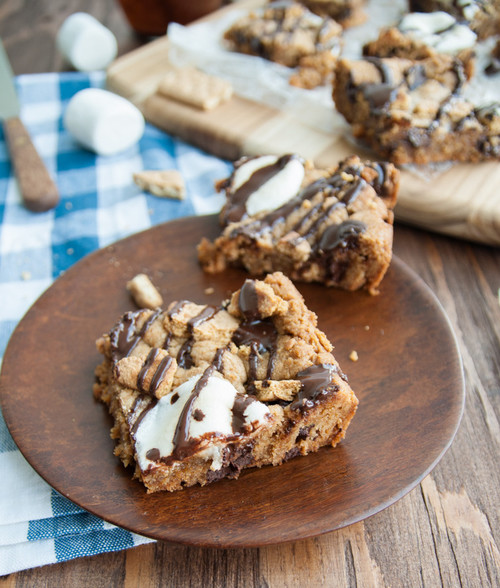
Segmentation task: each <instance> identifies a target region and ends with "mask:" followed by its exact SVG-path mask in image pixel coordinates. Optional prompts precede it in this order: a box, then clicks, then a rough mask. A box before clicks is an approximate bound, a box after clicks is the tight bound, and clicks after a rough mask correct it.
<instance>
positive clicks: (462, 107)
mask: <svg viewBox="0 0 500 588" xmlns="http://www.w3.org/2000/svg"><path fill="white" fill-rule="evenodd" d="M465 82H466V75H465V73H464V69H463V66H462V63H461V62H460V61H459V60H458V59H457V58H455V57H453V56H450V55H443V54H439V55H436V56H435V57H432V58H428V59H422V60H419V61H413V60H410V59H400V58H396V57H392V58H387V59H385V58H377V57H371V58H366V59H363V60H356V61H352V60H348V59H341V60H339V62H338V64H337V68H336V83H335V88H334V91H333V98H334V101H335V105H336V107H337V110H338V111H339V112H340V113H341V114H342V115H343V116H344V117H345V118H346V120H347V121H348V122H349V123H350V124H351V127H352V131H353V134H354V136H355V137H357V138H359V139H361V140H362V141H363V142H364V143H366V144H367V145H368V146H370V147H371V148H372V149H373V150H374V151H375V152H376V153H377V155H378V156H379V157H382V158H384V159H388V160H389V161H392V162H393V163H396V164H404V163H417V164H426V163H430V162H441V161H464V162H477V161H486V160H498V159H500V106H499V104H498V103H497V104H491V105H487V106H475V105H474V104H473V103H472V102H470V101H469V100H466V99H465V98H463V97H462V96H461V90H462V87H463V85H464V83H465Z"/></svg>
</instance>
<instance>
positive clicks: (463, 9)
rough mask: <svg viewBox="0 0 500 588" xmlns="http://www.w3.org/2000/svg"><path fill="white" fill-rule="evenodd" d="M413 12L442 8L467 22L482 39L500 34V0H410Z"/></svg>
mask: <svg viewBox="0 0 500 588" xmlns="http://www.w3.org/2000/svg"><path fill="white" fill-rule="evenodd" d="M410 10H411V11H412V12H436V11H438V10H442V11H443V12H448V13H449V14H451V15H452V16H454V17H455V18H456V19H457V20H459V21H460V22H466V23H467V24H468V25H469V26H470V28H471V29H472V30H473V31H474V32H475V33H476V34H477V35H478V37H479V38H480V39H485V38H486V37H490V36H492V35H498V34H500V2H499V0H493V1H492V0H466V1H464V2H457V1H456V0H410Z"/></svg>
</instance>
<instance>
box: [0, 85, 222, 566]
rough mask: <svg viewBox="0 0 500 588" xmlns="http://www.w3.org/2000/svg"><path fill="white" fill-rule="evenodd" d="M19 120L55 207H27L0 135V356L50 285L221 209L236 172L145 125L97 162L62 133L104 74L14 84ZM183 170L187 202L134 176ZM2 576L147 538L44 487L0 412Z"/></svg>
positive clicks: (96, 159)
mask: <svg viewBox="0 0 500 588" xmlns="http://www.w3.org/2000/svg"><path fill="white" fill-rule="evenodd" d="M16 84H17V88H18V91H19V97H20V102H21V118H22V120H23V121H24V123H25V125H26V126H27V128H28V130H29V132H30V134H31V136H32V138H33V140H34V143H35V145H36V147H37V149H38V151H39V153H40V155H41V156H42V158H43V159H44V161H45V163H46V165H47V167H48V169H49V171H50V173H51V175H52V177H53V178H54V179H55V180H56V182H57V184H58V187H59V191H60V194H61V201H60V203H59V205H58V206H57V208H56V209H55V210H52V211H49V212H45V213H38V214H37V213H32V212H29V211H28V210H27V209H26V208H24V207H23V206H22V204H21V200H20V196H19V191H18V187H17V183H16V180H15V179H14V176H13V173H12V169H11V164H10V161H9V156H8V151H7V147H6V144H5V140H4V135H3V134H2V132H1V130H0V357H2V356H3V354H4V351H5V348H6V346H7V343H8V340H9V337H10V335H11V334H12V332H13V331H14V329H15V327H16V325H17V323H18V322H19V320H20V319H21V318H22V316H23V315H24V313H25V312H26V311H27V310H28V308H29V307H30V306H31V305H32V304H33V302H34V301H35V300H36V299H37V298H38V296H39V295H40V294H41V293H42V292H43V291H44V290H45V289H46V288H47V287H49V286H50V285H51V284H52V282H53V281H54V280H55V279H56V278H57V277H58V276H59V275H60V274H61V273H62V272H64V270H66V269H67V268H68V267H70V266H71V265H73V264H74V263H75V262H77V261H78V260H79V259H81V258H82V257H83V256H84V255H86V254H87V253H90V252H91V251H94V250H95V249H98V248H100V247H103V246H106V245H108V244H109V243H111V242H113V241H116V240H118V239H121V238H123V237H126V236H128V235H130V234H132V233H136V232H138V231H141V230H143V229H147V228H148V227H151V226H153V225H156V224H158V223H162V222H165V221H168V220H170V219H174V218H178V217H181V216H187V215H192V214H207V213H211V212H215V211H217V210H218V209H219V208H220V206H221V204H222V202H221V199H220V196H218V195H217V194H215V192H214V189H213V184H214V181H215V180H217V179H220V178H223V177H225V176H227V175H228V173H229V170H230V165H229V163H228V162H225V161H222V160H220V159H217V158H215V157H212V156H210V155H207V154H206V153H203V152H201V151H199V150H198V149H195V148H193V147H191V146H189V145H187V144H185V143H183V142H181V141H179V140H177V139H174V138H172V137H170V136H168V135H166V134H165V133H163V132H161V131H159V130H158V129H156V128H154V127H152V126H150V125H147V127H146V131H145V134H144V136H143V137H142V139H141V140H140V142H139V143H138V144H137V145H135V146H134V147H131V148H129V149H128V150H127V151H125V152H123V153H120V154H117V155H114V156H109V157H99V156H96V155H94V154H93V153H90V152H89V151H86V150H84V149H81V148H80V147H79V146H78V145H77V144H76V143H75V142H74V141H73V140H72V138H71V137H70V136H69V134H68V133H67V132H66V131H65V129H64V128H63V124H62V114H63V112H64V109H65V106H66V104H67V102H68V100H69V99H70V98H71V97H72V96H73V95H74V94H75V93H76V92H78V91H79V90H82V89H84V88H87V87H89V86H96V87H102V86H103V85H104V75H103V74H102V73H92V74H80V73H62V74H40V75H28V76H20V77H18V78H17V79H16ZM142 169H179V170H180V172H181V173H182V175H183V177H184V179H185V182H186V188H187V198H186V199H185V200H184V201H177V200H169V199H165V198H157V197H154V196H151V195H149V194H146V193H143V192H141V190H139V188H137V186H135V184H134V183H133V181H132V174H133V172H135V171H140V170H142ZM0 472H1V475H2V482H1V484H0V576H1V575H5V574H9V573H11V572H15V571H18V570H21V569H26V568H31V567H35V566H41V565H45V564H50V563H55V562H60V561H66V560H69V559H73V558H76V557H81V556H85V555H93V554H97V553H102V552H107V551H117V550H120V549H125V548H128V547H133V546H135V545H139V544H141V543H145V542H147V541H150V540H149V539H146V538H144V537H140V536H137V535H135V534H133V533H130V532H129V531H125V530H124V529H120V528H117V527H114V526H112V525H110V524H108V523H106V522H104V521H102V520H101V519H99V518H97V517H95V516H93V515H91V514H89V513H87V512H86V511H84V510H82V509H81V508H79V507H77V506H76V505H74V504H73V503H71V502H70V501H69V500H67V499H66V498H64V497H62V496H61V495H59V494H58V493H57V492H55V491H54V490H53V489H52V488H50V486H48V485H47V484H46V483H45V482H44V481H43V480H42V479H41V478H40V477H39V476H38V474H37V473H36V472H35V471H34V470H33V469H32V468H31V467H30V466H29V465H28V463H27V462H26V461H25V460H24V458H23V456H22V455H21V453H20V452H19V450H18V449H17V447H16V445H15V443H14V441H13V440H12V437H11V436H10V434H9V432H8V430H7V427H6V425H5V422H4V420H3V417H2V415H1V413H0Z"/></svg>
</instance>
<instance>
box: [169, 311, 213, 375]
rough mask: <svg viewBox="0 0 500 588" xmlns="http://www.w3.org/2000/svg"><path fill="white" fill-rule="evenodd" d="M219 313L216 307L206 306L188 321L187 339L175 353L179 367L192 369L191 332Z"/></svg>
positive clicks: (192, 339)
mask: <svg viewBox="0 0 500 588" xmlns="http://www.w3.org/2000/svg"><path fill="white" fill-rule="evenodd" d="M218 312H219V308H217V307H216V306H210V305H207V306H205V308H203V310H202V311H201V312H199V313H198V314H197V315H196V316H194V317H192V318H191V319H189V321H188V323H187V328H188V332H189V337H188V338H187V340H186V341H185V342H184V343H183V344H182V346H181V348H180V349H179V352H178V353H177V358H176V359H177V364H178V366H179V367H181V368H184V369H189V368H192V367H193V365H194V361H193V358H192V356H191V351H192V350H193V343H194V337H193V330H194V329H195V328H196V327H199V326H200V325H201V324H202V323H204V322H205V321H208V320H210V319H211V318H212V317H213V316H215V315H216V314H217V313H218Z"/></svg>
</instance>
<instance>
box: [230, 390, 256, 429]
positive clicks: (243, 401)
mask: <svg viewBox="0 0 500 588" xmlns="http://www.w3.org/2000/svg"><path fill="white" fill-rule="evenodd" d="M254 402H255V398H253V397H252V396H243V395H242V394H240V395H237V396H236V398H235V399H234V404H233V420H232V429H233V432H234V433H235V434H241V433H243V432H244V431H245V410H246V409H247V407H249V406H250V405H251V404H253V403H254Z"/></svg>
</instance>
